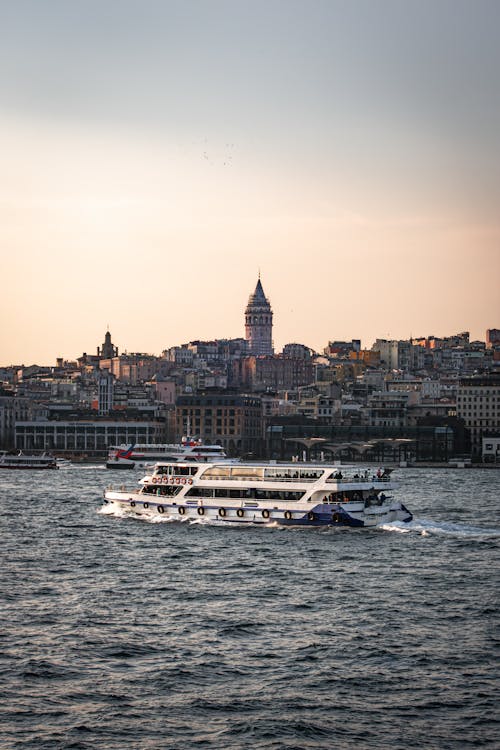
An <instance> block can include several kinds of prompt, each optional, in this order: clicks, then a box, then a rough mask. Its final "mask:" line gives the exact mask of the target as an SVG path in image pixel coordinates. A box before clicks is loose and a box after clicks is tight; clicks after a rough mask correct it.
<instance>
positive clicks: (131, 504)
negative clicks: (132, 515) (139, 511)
mask: <svg viewBox="0 0 500 750" xmlns="http://www.w3.org/2000/svg"><path fill="white" fill-rule="evenodd" d="M130 507H131V508H135V502H134V500H131V501H130Z"/></svg>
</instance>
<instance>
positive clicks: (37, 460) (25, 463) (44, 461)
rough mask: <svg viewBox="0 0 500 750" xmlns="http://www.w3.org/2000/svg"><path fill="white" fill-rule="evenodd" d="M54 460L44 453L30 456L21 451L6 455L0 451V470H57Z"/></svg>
mask: <svg viewBox="0 0 500 750" xmlns="http://www.w3.org/2000/svg"><path fill="white" fill-rule="evenodd" d="M58 468H59V467H58V465H57V462H56V459H55V458H54V457H53V456H49V455H48V454H46V453H42V455H40V456H31V455H28V454H25V453H22V451H19V452H18V453H8V452H7V451H0V469H58Z"/></svg>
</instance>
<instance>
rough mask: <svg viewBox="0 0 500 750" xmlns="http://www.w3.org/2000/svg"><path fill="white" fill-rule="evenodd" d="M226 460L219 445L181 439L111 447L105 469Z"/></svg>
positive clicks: (191, 439)
mask: <svg viewBox="0 0 500 750" xmlns="http://www.w3.org/2000/svg"><path fill="white" fill-rule="evenodd" d="M225 458H226V454H225V453H224V449H223V448H222V447H221V446H220V445H205V444H204V443H203V442H202V441H201V440H195V439H193V438H183V439H182V443H179V444H167V443H165V444H161V443H137V444H135V445H129V446H127V445H118V446H116V445H115V446H112V447H111V448H110V450H109V453H108V459H107V461H106V468H108V469H133V468H134V466H136V464H137V465H139V466H140V465H142V464H145V463H155V462H156V461H169V462H172V461H183V460H185V461H223V460H225Z"/></svg>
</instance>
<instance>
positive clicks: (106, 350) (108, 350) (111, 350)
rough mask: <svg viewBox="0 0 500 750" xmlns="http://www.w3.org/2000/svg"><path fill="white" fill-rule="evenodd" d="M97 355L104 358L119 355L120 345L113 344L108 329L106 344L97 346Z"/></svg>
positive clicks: (105, 338) (105, 337)
mask: <svg viewBox="0 0 500 750" xmlns="http://www.w3.org/2000/svg"><path fill="white" fill-rule="evenodd" d="M97 356H98V357H102V358H103V359H112V357H117V356H118V347H116V346H113V343H112V341H111V334H110V332H109V330H108V331H106V335H105V336H104V344H103V345H102V346H101V348H99V347H97Z"/></svg>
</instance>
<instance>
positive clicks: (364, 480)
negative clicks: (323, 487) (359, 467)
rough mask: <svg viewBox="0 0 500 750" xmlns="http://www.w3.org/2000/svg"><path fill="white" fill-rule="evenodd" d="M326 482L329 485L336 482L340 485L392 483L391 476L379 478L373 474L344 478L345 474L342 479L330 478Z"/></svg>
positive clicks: (337, 477)
mask: <svg viewBox="0 0 500 750" xmlns="http://www.w3.org/2000/svg"><path fill="white" fill-rule="evenodd" d="M326 481H327V482H328V483H330V482H335V483H340V484H373V482H390V481H391V477H390V476H389V475H387V476H381V477H378V476H377V475H376V474H373V475H372V476H365V475H362V476H357V475H356V474H354V475H353V476H344V474H342V476H340V477H339V476H333V477H328V478H327V480H326Z"/></svg>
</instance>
